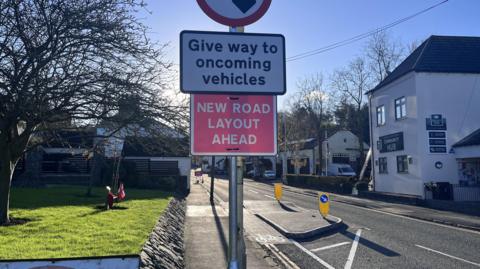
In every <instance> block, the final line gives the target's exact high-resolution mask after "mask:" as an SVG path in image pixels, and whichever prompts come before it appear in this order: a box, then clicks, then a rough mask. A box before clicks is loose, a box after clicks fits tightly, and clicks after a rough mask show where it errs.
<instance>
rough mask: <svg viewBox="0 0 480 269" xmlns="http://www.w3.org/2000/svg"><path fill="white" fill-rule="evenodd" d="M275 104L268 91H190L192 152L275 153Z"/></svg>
mask: <svg viewBox="0 0 480 269" xmlns="http://www.w3.org/2000/svg"><path fill="white" fill-rule="evenodd" d="M276 130H277V104H276V97H275V96H271V95H268V96H266V95H210V94H209V95H203V94H202V95H193V94H192V95H191V99H190V140H191V141H190V146H191V153H192V155H219V156H248V155H255V156H273V155H276V154H277V135H276V134H277V132H276Z"/></svg>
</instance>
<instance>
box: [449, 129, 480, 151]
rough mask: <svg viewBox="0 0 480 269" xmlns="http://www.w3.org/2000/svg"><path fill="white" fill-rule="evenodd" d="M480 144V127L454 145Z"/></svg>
mask: <svg viewBox="0 0 480 269" xmlns="http://www.w3.org/2000/svg"><path fill="white" fill-rule="evenodd" d="M478 145H480V129H478V130H476V131H474V132H473V133H471V134H469V135H468V136H466V137H465V138H463V139H462V140H460V141H458V142H457V143H455V144H454V145H453V146H452V147H454V148H456V147H467V146H478Z"/></svg>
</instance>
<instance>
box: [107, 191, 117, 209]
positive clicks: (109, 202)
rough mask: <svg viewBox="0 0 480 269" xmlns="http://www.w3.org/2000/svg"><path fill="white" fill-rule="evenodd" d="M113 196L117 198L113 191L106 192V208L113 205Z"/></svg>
mask: <svg viewBox="0 0 480 269" xmlns="http://www.w3.org/2000/svg"><path fill="white" fill-rule="evenodd" d="M115 198H117V197H116V196H115V195H113V193H112V192H111V191H109V192H108V194H107V204H108V208H112V207H113V200H115Z"/></svg>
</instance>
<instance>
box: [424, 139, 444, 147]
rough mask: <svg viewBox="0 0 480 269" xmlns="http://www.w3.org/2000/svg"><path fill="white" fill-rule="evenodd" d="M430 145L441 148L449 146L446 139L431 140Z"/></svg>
mask: <svg viewBox="0 0 480 269" xmlns="http://www.w3.org/2000/svg"><path fill="white" fill-rule="evenodd" d="M428 144H430V145H432V146H433V145H440V146H445V145H446V144H447V140H446V139H429V140H428Z"/></svg>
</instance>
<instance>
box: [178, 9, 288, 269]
mask: <svg viewBox="0 0 480 269" xmlns="http://www.w3.org/2000/svg"><path fill="white" fill-rule="evenodd" d="M271 2H272V1H271V0H238V1H209V0H197V3H198V4H199V6H200V7H201V9H202V10H203V11H204V12H205V13H206V14H207V15H208V16H209V17H210V18H212V19H213V20H215V21H216V22H218V23H221V24H224V25H227V26H229V30H230V31H229V32H230V33H229V34H226V33H217V32H199V31H183V32H182V33H181V34H180V88H181V91H182V92H185V93H191V94H196V95H192V96H191V112H190V113H191V117H190V120H191V123H190V137H191V153H192V155H210V156H215V155H218V156H231V157H230V181H229V190H228V191H229V199H228V200H229V247H228V268H229V269H238V268H241V269H246V266H247V262H246V261H247V259H246V251H245V241H244V238H243V158H242V157H239V155H242V156H244V155H252V156H275V155H276V154H277V119H276V116H277V106H276V96H272V95H282V94H285V92H286V81H285V74H286V68H285V38H284V37H283V36H282V35H272V34H269V35H267V34H244V33H243V32H244V29H243V26H245V25H249V24H251V23H253V22H255V21H257V20H258V19H260V18H261V17H262V16H263V15H264V14H265V12H266V11H267V10H268V8H269V7H270V4H271ZM184 75H186V76H184ZM232 94H233V95H234V96H232ZM235 94H236V95H235ZM207 127H208V128H207ZM214 168H215V165H214V164H213V169H214Z"/></svg>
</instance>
